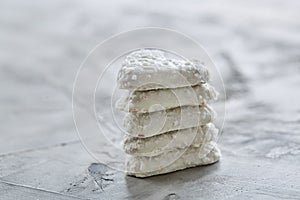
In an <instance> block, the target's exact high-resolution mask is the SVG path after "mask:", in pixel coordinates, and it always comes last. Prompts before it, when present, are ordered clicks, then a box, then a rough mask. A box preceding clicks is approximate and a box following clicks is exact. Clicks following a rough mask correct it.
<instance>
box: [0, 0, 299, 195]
mask: <svg viewBox="0 0 300 200" xmlns="http://www.w3.org/2000/svg"><path fill="white" fill-rule="evenodd" d="M299 10H300V2H299V1H297V0H285V1H282V0H251V1H250V0H247V1H237V0H227V1H222V0H219V1H218V0H211V1H196V0H189V1H179V0H172V1H158V0H153V1H138V0H126V1H121V0H117V1H93V0H87V1H79V0H74V1H67V0H59V1H58V0H53V1H37V0H28V1H21V0H4V1H1V2H0V122H1V126H0V191H1V190H2V191H3V192H0V197H1V195H4V196H2V197H3V198H4V199H9V198H12V199H13V198H14V197H18V196H14V194H16V195H20V194H22V193H25V194H26V195H28V196H30V195H34V196H37V197H39V195H41V196H40V197H42V198H43V197H44V198H46V197H47V198H50V197H53V195H54V196H55V195H58V196H55V197H56V198H57V199H59V198H61V197H60V196H59V195H74V196H76V197H84V198H85V197H91V198H92V197H95V196H93V195H95V194H97V195H98V194H102V192H103V191H102V190H101V189H99V187H100V186H99V185H97V184H96V185H95V184H94V182H93V181H95V180H97V177H96V178H95V177H94V176H92V175H91V173H89V172H90V170H89V171H88V172H87V169H91V168H90V167H93V165H90V164H91V163H92V162H94V161H93V159H92V158H91V157H90V156H89V154H88V153H87V152H86V151H85V150H84V148H83V147H82V145H81V143H80V141H79V138H78V136H77V134H76V131H75V127H74V122H73V116H72V86H73V82H74V79H75V76H76V73H77V70H78V68H79V66H80V64H81V62H82V61H83V59H84V58H85V57H86V56H87V54H88V52H89V51H90V50H91V49H92V48H93V47H94V46H95V45H97V44H98V43H100V42H102V41H103V40H105V39H106V38H108V37H110V36H112V35H114V34H117V33H120V32H122V31H127V30H131V29H133V28H140V27H149V26H150V27H151V26H154V27H162V28H170V29H174V30H177V31H179V32H182V33H185V34H187V35H189V36H191V37H192V38H194V39H195V40H197V41H198V42H199V43H200V44H202V45H203V46H204V47H205V48H206V50H207V51H208V53H209V55H210V56H211V58H212V59H213V60H214V61H215V63H216V65H217V67H218V69H219V70H220V71H221V73H222V76H223V79H224V83H225V89H226V93H227V108H226V111H227V116H226V122H225V127H224V130H223V134H222V137H221V139H220V145H221V149H222V151H223V155H224V162H225V164H224V165H225V166H227V167H231V166H233V164H232V163H234V166H236V167H237V168H240V169H242V168H243V170H240V171H238V172H239V173H238V175H239V177H243V178H245V179H248V178H249V177H248V176H249V174H248V175H247V173H250V172H251V173H253V174H252V175H251V178H252V179H251V180H252V181H253V182H251V183H249V185H250V186H252V185H253V184H254V182H255V183H256V182H259V183H260V186H261V185H268V184H269V183H272V184H273V185H272V184H271V186H270V185H268V188H271V189H269V190H268V189H266V190H259V191H260V192H265V193H264V194H266V195H267V196H268V195H269V194H270V193H272V191H274V190H277V191H278V192H277V195H278V196H276V197H274V198H281V197H283V196H284V195H287V197H291V198H296V197H298V198H299V196H297V193H299V191H300V185H299V180H300V175H299V168H298V167H297V166H299V164H300V163H299V160H300V159H299V158H300V133H299V128H300V103H299V102H300V101H299V100H300V91H299V86H300V12H299ZM115 48H118V47H117V46H116V47H115ZM99 151H100V152H99V153H100V154H101V153H103V154H107V151H105V150H103V149H100V150H99ZM226 159H227V161H228V160H230V162H228V164H226ZM249 163H251V169H250V168H249V165H250V164H249ZM274 163H276V167H274V168H272V170H270V171H265V169H264V168H261V166H263V165H265V166H268V168H270V166H273V164H274ZM224 165H223V167H224ZM252 165H253V166H252ZM221 169H222V168H221ZM224 173H225V175H224V176H226V177H231V176H232V177H234V176H235V175H236V172H232V171H226V170H225V172H224ZM234 174H235V175H234ZM262 174H265V175H266V179H264V180H262V179H261V178H260V177H261V176H262ZM282 177H285V179H283V180H281V178H282ZM256 178H257V179H256ZM98 179H99V177H98ZM82 180H85V181H84V183H81V182H82ZM234 180H236V179H234ZM226 181H227V182H230V181H231V179H230V180H227V179H226ZM8 183H9V184H8ZM193 183H194V182H193ZM234 183H236V182H233V183H232V185H233V186H232V187H233V188H229V189H230V191H231V190H232V191H235V189H236V188H234V187H235V185H234ZM10 184H11V185H10ZM73 184H75V186H74V185H73ZM111 184H112V183H110V182H108V183H107V185H110V186H107V187H111V188H113V187H115V186H112V185H111ZM115 184H116V183H115ZM190 184H192V183H190ZM243 184H245V185H247V183H243ZM19 185H21V187H20V186H19ZM237 185H238V184H236V187H238V186H237ZM249 185H248V186H249ZM23 186H24V187H23ZM250 186H249V187H250ZM275 186H276V187H275ZM36 187H37V188H40V189H41V191H36V190H34V189H32V188H36ZM105 187H106V186H105ZM214 187H216V188H218V187H219V186H214ZM272 187H275V189H274V188H272ZM95 188H96V189H95ZM250 188H252V187H250ZM262 188H263V186H262ZM279 188H280V189H279ZM15 189H16V191H15ZM152 189H153V190H155V188H152ZM169 189H170V188H169ZM225 189H226V187H225ZM227 189H228V188H227ZM252 189H253V190H252ZM252 189H249V190H250V191H247V192H248V193H249V195H250V196H251V194H253V191H256V192H257V190H256V189H255V187H254V186H253V188H252ZM93 190H95V191H93ZM120 190H121V191H122V190H124V192H123V193H122V192H121V193H122V195H127V197H133V196H131V195H133V193H135V189H133V190H131V189H128V188H127V189H126V188H125V189H124V188H123V189H120ZM241 190H242V189H241ZM8 191H14V192H8ZM28 191H30V192H28ZM45 191H46V192H45ZM47 191H52V192H53V193H50V194H49V193H48V192H47ZM184 191H185V192H186V191H187V190H184ZM194 191H195V189H194ZM268 191H269V193H268ZM270 191H271V192H270ZM247 192H246V193H247ZM248 193H247V194H248ZM225 194H227V193H226V192H224V193H223V195H225ZM43 195H46V196H43ZM47 195H48V196H47ZM157 195H158V194H157ZM206 195H208V196H207V197H210V196H209V194H206ZM231 195H236V197H238V195H240V193H238V192H233V193H232V194H231ZM280 195H281V196H280ZM289 195H290V196H289ZM67 197H68V198H69V196H62V199H66V198H67ZM135 197H136V198H138V196H135ZM156 197H161V196H156ZM162 197H163V196H162ZM70 198H71V197H70Z"/></svg>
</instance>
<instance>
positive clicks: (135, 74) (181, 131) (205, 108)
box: [117, 49, 221, 177]
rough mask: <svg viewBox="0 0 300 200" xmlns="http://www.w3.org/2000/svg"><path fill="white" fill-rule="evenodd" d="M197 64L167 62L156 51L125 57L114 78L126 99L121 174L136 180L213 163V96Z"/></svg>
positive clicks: (215, 131)
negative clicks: (124, 157) (124, 172)
mask: <svg viewBox="0 0 300 200" xmlns="http://www.w3.org/2000/svg"><path fill="white" fill-rule="evenodd" d="M209 79H210V77H209V72H208V69H207V68H206V67H204V66H203V65H202V64H200V63H199V62H197V61H193V62H191V61H187V60H182V59H175V58H168V57H167V56H166V55H165V53H164V52H162V51H159V50H147V49H144V50H138V51H134V52H132V53H131V54H129V55H128V56H127V57H126V58H125V61H124V62H123V65H122V68H121V69H120V71H119V74H118V86H119V88H120V89H124V90H126V92H127V93H126V94H125V95H124V96H123V97H122V98H121V99H120V100H119V101H118V102H117V108H118V109H120V110H122V111H124V112H126V115H125V118H124V127H125V130H126V132H127V134H125V135H124V141H123V148H124V151H125V153H126V154H127V158H126V163H125V167H126V169H125V170H126V173H127V174H128V175H132V176H136V177H147V176H152V175H158V174H164V173H169V172H173V171H177V170H181V169H185V168H189V167H195V166H200V165H207V164H212V163H215V162H217V161H218V160H219V159H220V156H221V153H220V150H219V148H218V146H217V143H216V142H217V136H218V129H217V128H216V127H215V126H214V124H213V121H214V119H215V117H216V113H215V111H214V110H213V109H212V107H211V106H210V105H209V103H210V102H213V101H215V100H216V99H217V92H216V91H215V89H214V88H213V87H212V86H211V85H210V84H209V83H208V82H209Z"/></svg>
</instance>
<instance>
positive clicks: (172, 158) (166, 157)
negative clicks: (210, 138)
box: [126, 142, 221, 177]
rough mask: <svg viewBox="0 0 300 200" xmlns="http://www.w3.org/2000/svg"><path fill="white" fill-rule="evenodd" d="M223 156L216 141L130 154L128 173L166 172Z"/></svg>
mask: <svg viewBox="0 0 300 200" xmlns="http://www.w3.org/2000/svg"><path fill="white" fill-rule="evenodd" d="M220 157H221V153H220V150H219V149H218V147H217V145H216V143H215V142H208V143H207V144H204V145H203V146H201V147H188V148H186V149H181V150H176V151H170V152H167V153H163V154H161V155H157V156H153V157H147V156H128V157H127V160H126V174H127V175H132V176H136V177H147V176H153V175H158V174H165V173H169V172H174V171H177V170H182V169H186V168H189V167H196V166H200V165H208V164H212V163H215V162H217V161H218V160H219V158H220Z"/></svg>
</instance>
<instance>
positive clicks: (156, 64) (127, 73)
mask: <svg viewBox="0 0 300 200" xmlns="http://www.w3.org/2000/svg"><path fill="white" fill-rule="evenodd" d="M208 80H209V73H208V70H207V69H206V68H205V67H204V66H203V65H202V64H200V62H191V61H188V60H183V59H181V60H179V59H173V58H167V57H166V56H165V54H164V52H162V51H160V50H147V49H143V50H138V51H134V52H132V53H131V54H129V55H128V56H127V57H126V59H125V61H124V62H123V65H122V68H121V69H120V71H119V74H118V84H119V88H120V89H128V90H141V91H143V90H153V89H161V88H177V87H186V86H192V85H196V84H200V83H205V82H208Z"/></svg>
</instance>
